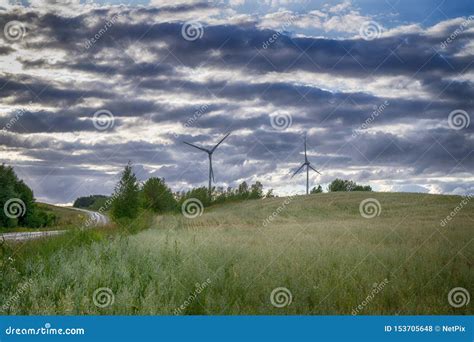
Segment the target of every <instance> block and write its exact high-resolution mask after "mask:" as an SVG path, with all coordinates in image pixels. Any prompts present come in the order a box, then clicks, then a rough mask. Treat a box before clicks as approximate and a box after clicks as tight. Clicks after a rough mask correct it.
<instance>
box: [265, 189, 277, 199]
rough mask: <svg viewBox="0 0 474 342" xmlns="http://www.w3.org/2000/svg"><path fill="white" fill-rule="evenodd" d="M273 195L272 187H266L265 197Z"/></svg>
mask: <svg viewBox="0 0 474 342" xmlns="http://www.w3.org/2000/svg"><path fill="white" fill-rule="evenodd" d="M272 197H275V195H274V194H273V189H268V191H267V193H266V194H265V198H272Z"/></svg>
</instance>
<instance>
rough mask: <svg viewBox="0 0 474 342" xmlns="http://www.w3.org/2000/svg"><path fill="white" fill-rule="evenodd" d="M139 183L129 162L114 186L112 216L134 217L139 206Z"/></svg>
mask: <svg viewBox="0 0 474 342" xmlns="http://www.w3.org/2000/svg"><path fill="white" fill-rule="evenodd" d="M139 189H140V187H139V184H138V180H137V177H136V176H135V173H134V172H133V170H132V164H131V162H128V164H127V165H126V166H125V168H124V170H123V171H122V175H121V178H120V181H119V182H118V183H117V185H116V186H115V190H114V195H113V199H114V200H113V201H112V209H111V211H112V216H113V217H115V218H117V219H119V218H125V217H126V218H135V217H137V215H138V211H139V208H140V195H139Z"/></svg>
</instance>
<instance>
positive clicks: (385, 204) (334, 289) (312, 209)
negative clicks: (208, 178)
mask: <svg viewBox="0 0 474 342" xmlns="http://www.w3.org/2000/svg"><path fill="white" fill-rule="evenodd" d="M368 197H372V198H375V199H377V200H378V201H379V202H380V205H381V211H380V215H379V216H376V217H374V218H364V217H362V216H361V214H360V212H359V205H360V203H361V201H363V200H364V199H366V198H368ZM461 200H462V198H461V197H458V196H437V195H423V194H402V193H331V194H317V195H311V196H298V197H294V198H287V199H285V198H272V199H265V200H254V201H247V202H242V203H237V204H236V203H233V204H228V205H222V206H216V207H213V208H206V209H205V212H204V214H203V215H202V216H199V217H197V218H194V219H188V218H185V217H183V216H182V215H168V216H163V217H157V218H156V219H155V220H154V223H153V224H152V226H151V228H150V229H148V230H145V231H142V232H140V233H138V234H135V235H129V236H123V235H121V236H120V237H114V238H111V239H90V241H89V242H88V243H87V244H81V245H80V246H79V247H73V246H74V241H73V243H72V244H69V245H68V246H67V247H65V248H63V249H59V250H55V251H54V252H51V253H49V254H47V253H43V254H41V255H40V256H38V255H39V254H38V255H34V254H31V253H30V254H28V255H27V257H26V259H27V260H28V261H22V262H20V261H15V263H14V267H15V269H16V270H17V272H16V273H14V272H8V276H7V277H6V281H5V282H4V285H3V289H2V291H0V293H1V294H0V296H1V297H3V298H0V300H2V302H5V300H6V299H8V298H11V296H12V295H14V294H15V291H18V287H19V286H21V284H22V283H24V282H26V281H30V280H31V282H32V285H31V286H28V288H27V290H26V291H24V293H23V294H22V295H21V298H20V300H18V301H16V302H15V303H14V304H13V305H11V306H10V307H9V308H8V310H7V311H8V312H9V313H14V314H351V313H352V314H472V313H474V310H473V304H472V301H471V303H469V304H468V305H467V306H462V307H460V308H454V307H453V306H451V305H450V304H449V302H448V293H449V292H450V290H451V289H453V288H455V287H463V288H465V289H467V290H468V291H469V292H470V294H471V297H472V296H473V295H474V288H473V287H472V284H474V272H473V266H474V265H473V262H474V243H473V242H474V241H473V240H474V231H473V224H474V210H473V209H474V203H473V202H472V201H471V202H468V203H467V204H466V205H464V208H462V209H461V210H460V211H458V212H457V214H456V215H455V216H454V218H453V219H452V220H451V221H450V222H449V223H448V224H447V225H446V226H445V227H442V226H441V225H440V221H441V220H442V219H443V218H445V217H446V216H447V215H449V214H450V212H451V211H453V209H454V208H455V207H456V206H458V205H459V203H460V202H461ZM273 213H276V214H273ZM272 215H274V217H275V218H274V219H273V220H272V221H269V220H266V219H267V218H268V217H270V216H272ZM91 234H92V233H91ZM22 259H25V256H23V257H22ZM12 267H13V265H12ZM98 288H107V289H109V290H110V292H109V290H105V292H106V293H105V294H104V292H103V291H104V290H97V289H98ZM278 288H286V289H287V290H281V291H280V290H278ZM275 289H277V290H275ZM95 291H96V293H95V296H94V292H95ZM101 291H102V294H103V296H102V297H101V298H98V296H99V294H98V293H101ZM272 292H276V293H283V294H282V295H281V296H278V295H277V296H276V297H275V296H274V297H273V303H274V304H275V305H273V304H272V300H271V294H272ZM112 293H113V295H112ZM290 294H291V303H290V304H289V305H286V306H285V305H283V304H288V302H289V301H288V300H286V299H287V298H289V296H290ZM285 296H286V297H285ZM112 297H113V301H112V300H111V298H112ZM94 299H96V303H95V304H98V303H97V300H98V299H100V300H105V304H107V305H105V306H104V305H101V304H100V303H101V302H100V300H99V305H95V304H94ZM102 303H103V302H102ZM280 304H282V305H280ZM101 306H104V307H101ZM279 306H282V307H279Z"/></svg>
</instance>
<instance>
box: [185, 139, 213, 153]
mask: <svg viewBox="0 0 474 342" xmlns="http://www.w3.org/2000/svg"><path fill="white" fill-rule="evenodd" d="M183 142H184V143H185V144H186V145H189V146H192V147H195V148H197V149H199V150H201V151H204V152H207V153H209V151H208V150H206V149H205V148H203V147H199V146H196V145H194V144H191V143H188V142H186V141H183Z"/></svg>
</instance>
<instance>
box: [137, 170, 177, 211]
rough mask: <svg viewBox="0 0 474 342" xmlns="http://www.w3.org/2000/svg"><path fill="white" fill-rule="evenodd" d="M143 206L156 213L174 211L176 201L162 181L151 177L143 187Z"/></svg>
mask: <svg viewBox="0 0 474 342" xmlns="http://www.w3.org/2000/svg"><path fill="white" fill-rule="evenodd" d="M143 197H144V201H145V203H144V205H145V207H146V208H150V209H151V210H153V211H154V212H156V213H161V212H165V211H170V210H174V209H176V200H175V198H174V196H173V192H172V191H171V189H170V188H169V187H168V186H167V185H166V183H165V180H164V179H160V178H156V177H152V178H150V179H148V180H147V181H146V182H145V184H144V185H143Z"/></svg>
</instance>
